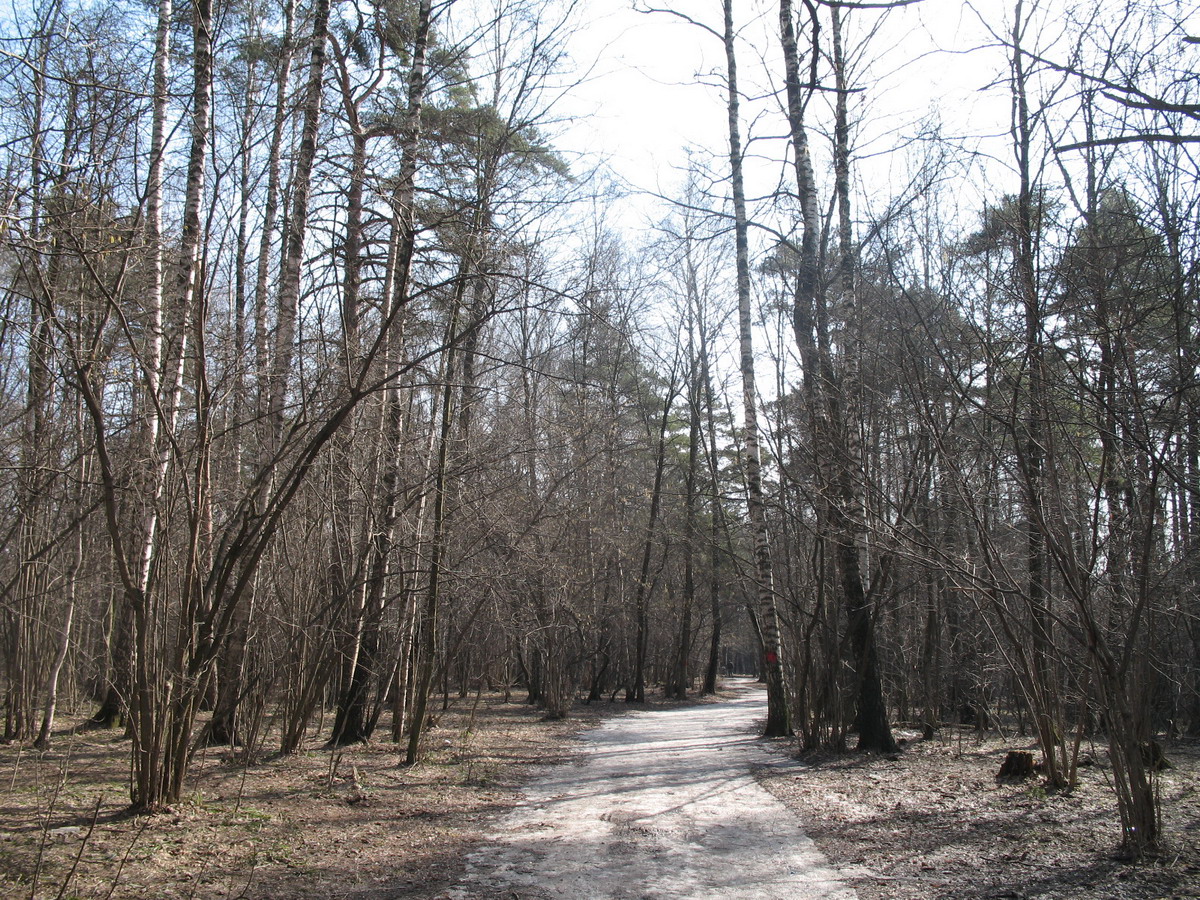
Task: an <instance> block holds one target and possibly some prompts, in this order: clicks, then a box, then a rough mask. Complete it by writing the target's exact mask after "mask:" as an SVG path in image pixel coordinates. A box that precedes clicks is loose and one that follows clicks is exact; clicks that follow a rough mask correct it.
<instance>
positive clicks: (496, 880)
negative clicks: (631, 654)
mask: <svg viewBox="0 0 1200 900" xmlns="http://www.w3.org/2000/svg"><path fill="white" fill-rule="evenodd" d="M728 686H729V687H731V688H733V691H734V697H733V698H732V699H729V700H723V701H720V702H717V703H706V704H698V705H694V706H686V707H679V708H676V709H667V710H650V711H642V712H636V713H633V714H631V715H628V716H621V717H618V718H613V719H609V720H608V721H606V722H605V723H604V724H602V725H601V726H600V727H599V728H597V729H595V730H593V731H591V732H589V733H588V734H586V735H585V736H584V737H583V739H582V740H581V742H580V743H581V746H580V749H579V751H578V755H577V757H576V759H575V761H574V762H572V763H567V764H565V765H561V766H556V767H554V768H553V769H552V770H551V771H550V772H549V773H548V774H546V775H544V776H542V777H541V778H539V779H538V780H536V781H535V782H533V783H532V784H530V785H529V786H528V787H527V788H526V790H525V800H524V801H523V802H522V803H521V805H520V806H518V807H517V809H515V810H514V811H513V812H511V813H510V814H508V815H507V816H506V817H505V818H504V819H502V820H500V821H499V822H498V823H497V825H496V826H495V828H494V829H493V831H492V832H491V833H490V834H489V835H488V836H487V840H486V842H485V843H484V844H483V845H482V846H481V847H480V848H479V849H478V850H476V851H474V852H473V853H472V854H471V856H470V857H469V859H468V861H467V871H466V874H465V875H464V877H463V879H462V881H461V882H460V883H459V885H458V886H457V887H455V888H454V889H452V890H451V891H450V893H449V896H450V898H452V900H499V898H506V900H512V898H518V900H610V898H611V900H618V898H620V900H651V898H653V900H665V898H688V900H708V898H711V900H717V898H720V900H751V898H753V900H768V898H770V900H856V895H855V893H854V891H853V890H852V889H851V888H849V887H848V886H846V885H845V884H843V883H841V882H840V881H838V879H837V873H836V872H835V871H834V870H832V869H831V868H829V866H828V863H827V862H826V860H825V858H824V856H822V854H821V853H820V851H818V850H817V848H816V847H815V846H814V845H813V842H812V841H811V840H810V839H809V838H807V837H806V836H805V835H804V832H803V831H802V830H801V828H800V824H799V822H798V821H797V820H796V818H795V816H793V815H792V814H791V813H790V812H788V810H787V808H786V807H785V806H784V805H783V804H782V803H780V802H779V801H778V800H776V799H775V798H774V797H773V796H771V794H769V793H768V792H767V791H765V790H764V789H763V788H761V787H760V786H759V785H758V783H757V782H756V781H755V780H754V777H753V775H752V774H751V772H752V767H754V766H756V765H763V764H768V765H769V764H771V763H772V762H773V761H777V760H778V758H777V757H772V756H771V755H770V754H769V753H768V751H767V750H766V749H764V748H763V747H762V746H761V745H760V744H759V742H758V731H757V727H758V726H759V725H760V724H761V720H762V719H763V718H764V717H765V715H766V691H765V690H764V689H762V688H761V687H759V686H757V685H754V684H752V683H751V682H749V681H747V680H736V681H731V682H730V683H729V684H728Z"/></svg>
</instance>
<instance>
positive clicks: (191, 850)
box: [0, 695, 1200, 900]
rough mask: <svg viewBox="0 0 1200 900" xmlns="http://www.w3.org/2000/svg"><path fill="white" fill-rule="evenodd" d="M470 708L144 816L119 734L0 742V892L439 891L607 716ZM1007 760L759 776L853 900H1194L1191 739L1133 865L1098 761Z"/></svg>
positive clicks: (995, 756)
mask: <svg viewBox="0 0 1200 900" xmlns="http://www.w3.org/2000/svg"><path fill="white" fill-rule="evenodd" d="M473 699H474V698H467V699H466V700H461V701H458V703H456V704H455V705H454V706H453V707H452V708H451V709H450V711H449V712H447V713H445V714H444V715H443V716H442V717H441V720H440V723H439V727H438V728H436V729H435V730H433V731H431V732H430V733H429V737H430V741H429V746H430V749H431V753H430V754H429V757H428V760H427V762H426V763H424V764H423V765H421V766H420V767H418V768H416V769H403V768H400V767H399V766H398V760H399V753H398V751H397V748H396V747H395V746H394V745H392V744H389V743H384V742H380V743H374V744H371V745H368V746H362V747H353V748H345V749H343V750H341V751H332V752H331V751H328V750H325V749H323V748H322V747H321V745H320V743H319V742H313V743H311V744H310V745H308V746H307V747H306V749H305V751H304V752H302V753H299V754H297V755H295V756H292V757H288V758H283V759H264V760H261V761H258V762H256V763H255V764H254V765H252V766H250V767H249V768H246V769H243V768H242V767H241V766H240V765H237V764H235V763H234V761H233V760H232V759H231V757H230V754H229V751H228V750H227V749H213V750H208V751H205V752H204V753H203V755H202V756H200V757H199V758H198V759H197V762H196V765H195V766H194V773H193V775H192V777H191V778H190V780H189V783H188V788H187V796H186V799H185V801H184V802H182V803H180V804H179V805H178V807H177V808H176V809H175V810H174V812H172V813H170V814H164V815H159V816H154V817H149V818H136V819H130V818H123V817H121V816H120V812H121V809H122V807H123V806H124V805H125V802H126V800H127V793H126V791H127V788H126V777H127V774H128V773H127V766H128V752H129V745H128V742H127V741H125V740H124V739H123V738H122V737H121V736H120V735H119V734H118V733H115V732H113V733H104V732H101V733H95V732H93V733H87V734H77V735H72V734H68V733H65V732H64V733H62V734H59V735H57V736H56V739H55V741H54V743H53V746H52V748H51V749H50V750H49V751H47V752H46V753H44V754H37V753H35V752H33V751H31V750H30V749H29V748H28V747H24V748H22V747H18V746H0V897H4V898H10V897H11V898H34V900H37V898H89V900H92V898H97V900H99V898H108V897H112V898H159V897H162V898H197V900H215V898H233V897H239V898H247V900H262V898H280V900H282V898H298V900H310V898H311V900H315V898H359V900H387V898H395V900H400V898H409V900H434V898H437V897H440V896H444V895H445V893H446V892H447V891H448V889H449V888H450V887H451V886H452V885H453V884H454V883H455V882H456V881H457V880H458V879H459V877H460V876H461V874H462V871H463V867H464V861H465V857H466V851H467V850H468V849H469V848H470V847H472V846H473V845H475V844H476V843H477V842H478V841H479V840H480V839H481V836H482V835H483V834H484V833H485V832H486V831H487V830H488V829H489V828H490V827H491V826H492V825H493V824H494V823H495V822H496V819H497V817H498V816H499V815H500V814H502V813H505V812H507V811H508V810H509V809H511V808H512V807H513V806H514V805H515V804H516V803H517V801H518V800H519V798H520V792H519V786H520V784H521V783H522V781H524V780H525V779H526V778H528V777H529V776H530V775H531V774H533V773H534V772H535V771H536V769H537V767H539V766H541V765H543V764H546V763H555V762H561V761H564V760H565V759H567V758H568V757H569V755H570V754H571V752H572V749H573V740H572V736H573V735H575V734H577V733H578V731H579V729H581V728H584V727H587V726H588V725H589V724H592V723H594V722H595V721H596V720H597V719H598V718H599V717H600V716H602V715H608V714H614V713H621V712H624V711H625V705H624V704H621V703H617V704H612V705H611V706H610V705H609V704H608V703H602V704H598V705H596V706H593V707H590V708H589V707H585V706H577V707H576V710H575V713H574V714H573V717H572V719H571V720H570V721H567V722H544V721H541V719H540V716H539V714H538V712H537V711H535V710H533V709H530V708H529V707H527V706H524V705H522V704H519V703H515V702H514V703H509V704H505V703H502V702H501V699H500V698H499V697H489V696H486V695H485V696H484V697H483V698H482V700H481V702H480V703H479V704H478V706H477V707H476V708H475V711H474V716H473V718H472V706H473ZM654 705H663V704H656V703H652V704H651V706H654ZM66 724H69V723H67V722H64V725H66ZM382 729H383V730H382V731H381V733H382V734H386V733H387V732H386V723H385V724H384V725H383V726H382ZM1014 746H1018V745H1016V744H1011V743H1002V742H1000V741H998V740H992V739H989V740H987V741H984V742H977V741H976V740H975V739H974V736H973V735H969V734H964V735H962V736H954V737H953V738H943V739H942V740H934V741H928V742H923V741H916V740H913V741H911V742H910V743H909V745H908V747H907V748H906V750H905V751H904V753H902V754H901V755H900V756H899V757H898V758H897V759H895V760H890V759H884V758H880V757H861V756H854V755H851V756H845V757H830V756H820V755H816V756H814V755H809V756H805V757H803V758H801V759H796V758H795V754H794V744H793V745H791V746H789V745H788V744H786V743H784V742H776V743H775V744H774V749H775V750H776V756H775V763H774V764H772V765H769V766H764V767H763V768H762V769H761V771H760V772H759V776H760V778H761V780H762V782H763V783H764V784H765V785H766V786H767V787H768V788H769V789H770V790H771V791H772V792H773V793H775V794H776V796H778V797H780V798H781V799H783V800H784V801H785V802H786V803H787V804H788V805H789V806H791V807H792V808H793V809H794V810H796V812H797V814H798V815H799V816H800V818H801V820H802V821H803V824H804V827H805V830H806V831H807V832H808V833H809V834H810V835H811V836H812V837H813V838H814V839H815V840H816V841H817V843H818V845H819V846H820V848H821V849H822V850H823V851H824V852H825V854H826V855H827V857H828V858H829V859H830V861H831V863H832V864H833V865H834V866H836V867H839V868H841V869H842V874H843V876H844V877H847V878H848V879H850V880H851V882H852V883H853V885H854V887H855V888H856V889H857V890H858V893H859V896H860V897H861V898H863V900H901V898H904V900H908V898H912V900H927V898H950V897H955V898H959V897H961V898H973V900H982V898H1018V897H1020V898H1034V897H1037V898H1064V900H1065V898H1072V900H1076V898H1078V900H1100V898H1130V900H1134V898H1136V900H1149V898H1164V900H1165V898H1171V897H1188V898H1200V780H1198V775H1200V745H1197V744H1175V745H1169V746H1168V755H1169V756H1170V757H1171V758H1172V759H1173V761H1174V762H1175V764H1176V768H1174V769H1172V770H1170V771H1168V772H1166V773H1164V775H1163V777H1162V779H1161V782H1160V788H1161V792H1162V796H1163V798H1164V809H1165V813H1166V819H1167V828H1168V832H1169V835H1170V840H1171V853H1170V854H1168V855H1167V856H1166V857H1164V858H1163V859H1162V860H1161V861H1159V862H1158V863H1155V864H1153V865H1149V866H1131V865H1129V864H1127V863H1125V862H1123V861H1121V860H1120V859H1119V858H1117V857H1116V855H1115V853H1114V850H1115V846H1116V840H1117V831H1118V829H1117V824H1116V817H1115V809H1114V805H1113V800H1112V793H1111V791H1110V789H1109V788H1108V787H1107V785H1106V783H1105V782H1106V777H1107V771H1106V769H1105V768H1104V765H1103V762H1104V754H1103V750H1102V749H1101V748H1096V749H1094V750H1093V751H1092V752H1093V754H1094V756H1095V758H1096V759H1097V760H1098V761H1099V765H1097V766H1095V767H1092V768H1089V769H1086V770H1083V783H1082V785H1081V786H1080V788H1079V789H1078V790H1077V791H1076V792H1074V793H1073V794H1071V795H1068V796H1046V795H1045V794H1044V792H1042V791H1041V790H1040V789H1039V788H1038V786H1037V785H1036V783H1026V784H1020V785H1008V784H999V783H997V782H996V780H995V777H994V776H995V773H996V771H997V770H998V768H999V765H1000V760H1001V758H1002V756H1003V751H1004V750H1005V749H1008V748H1010V747H1014ZM93 823H94V824H93ZM563 900H574V898H563Z"/></svg>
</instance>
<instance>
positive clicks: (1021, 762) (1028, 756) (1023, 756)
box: [996, 750, 1033, 781]
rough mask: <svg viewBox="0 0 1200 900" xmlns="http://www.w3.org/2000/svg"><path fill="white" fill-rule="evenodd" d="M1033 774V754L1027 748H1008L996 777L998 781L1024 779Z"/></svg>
mask: <svg viewBox="0 0 1200 900" xmlns="http://www.w3.org/2000/svg"><path fill="white" fill-rule="evenodd" d="M1032 776H1033V754H1032V753H1030V752H1029V751H1028V750H1009V751H1008V754H1007V755H1006V756H1005V757H1004V764H1003V765H1001V766H1000V772H999V773H998V774H997V775H996V778H997V779H998V780H1000V781H1024V780H1025V779H1026V778H1031V777H1032Z"/></svg>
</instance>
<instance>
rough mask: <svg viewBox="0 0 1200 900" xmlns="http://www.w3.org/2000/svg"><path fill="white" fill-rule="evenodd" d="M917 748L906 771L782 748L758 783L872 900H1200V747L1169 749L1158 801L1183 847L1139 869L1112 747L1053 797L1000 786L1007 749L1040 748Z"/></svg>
mask: <svg viewBox="0 0 1200 900" xmlns="http://www.w3.org/2000/svg"><path fill="white" fill-rule="evenodd" d="M904 736H905V737H907V738H908V739H909V740H908V743H907V746H906V747H905V749H904V751H903V752H902V753H900V754H898V755H897V756H896V757H895V758H885V757H880V756H861V755H847V756H831V755H826V754H819V753H812V754H805V755H802V756H801V757H800V758H799V759H796V758H795V756H794V751H793V750H792V749H791V748H788V747H786V746H779V745H778V744H777V750H778V751H779V753H780V757H779V758H780V762H781V764H778V765H775V766H772V767H770V768H764V769H762V770H760V772H759V778H760V781H761V782H762V783H763V784H764V786H766V787H767V789H768V790H770V791H771V792H772V793H774V794H775V795H776V796H777V797H779V798H780V799H782V800H783V801H784V802H785V803H786V804H787V805H788V806H789V807H790V808H791V809H793V810H794V811H795V812H796V813H797V814H798V815H799V816H800V817H801V819H802V820H803V822H804V828H805V831H807V832H808V834H809V835H810V836H811V837H812V838H813V840H815V841H816V843H817V846H819V847H820V848H821V849H822V850H823V851H824V852H825V854H826V856H828V857H829V860H830V862H831V863H832V864H833V865H834V866H836V867H838V868H840V869H841V871H842V875H843V877H845V878H847V879H849V880H850V882H851V883H852V884H853V885H854V887H855V888H856V890H857V891H858V895H859V897H860V898H862V900H932V898H947V900H949V898H963V900H983V898H995V900H1000V898H1008V900H1017V898H1021V900H1027V898H1045V900H1049V898H1055V900H1058V898H1061V900H1068V898H1069V900H1101V898H1105V900H1109V898H1112V900H1116V898H1128V900H1135V898H1136V900H1151V898H1153V900H1167V898H1176V897H1179V898H1183V897H1188V898H1192V897H1200V780H1198V777H1197V776H1198V775H1200V743H1196V742H1190V743H1184V742H1176V743H1173V744H1168V745H1167V747H1166V750H1167V755H1168V758H1170V759H1171V760H1172V762H1173V763H1174V768H1172V769H1170V770H1168V771H1165V772H1163V773H1162V774H1161V776H1160V777H1159V791H1160V796H1161V797H1162V801H1163V814H1164V820H1165V826H1166V829H1167V832H1168V838H1169V842H1170V847H1169V850H1168V852H1167V854H1166V855H1164V856H1163V858H1162V859H1160V860H1158V861H1156V862H1154V863H1151V864H1148V865H1136V866H1135V865H1132V864H1130V863H1129V862H1127V861H1125V860H1123V859H1122V858H1121V857H1120V855H1119V854H1118V853H1117V852H1116V851H1117V849H1118V848H1117V845H1118V843H1119V840H1120V826H1119V824H1118V820H1117V813H1116V803H1115V800H1114V796H1113V792H1112V789H1111V788H1110V787H1109V784H1108V779H1109V777H1110V772H1109V771H1108V768H1107V766H1106V765H1105V761H1106V758H1105V753H1104V750H1103V748H1102V747H1092V748H1090V751H1089V752H1090V755H1091V756H1092V758H1093V759H1095V760H1096V764H1095V765H1093V766H1089V767H1086V768H1081V769H1080V770H1079V771H1080V784H1079V786H1078V788H1077V789H1076V790H1074V791H1073V792H1071V793H1069V794H1062V795H1049V796H1048V795H1047V794H1046V792H1045V790H1044V789H1043V788H1042V787H1041V786H1040V785H1039V784H1038V782H1037V781H1036V780H1034V781H1027V782H1024V783H1018V784H1005V783H1001V782H998V781H997V780H996V777H995V776H996V773H997V772H998V771H999V769H1000V764H1001V762H1002V761H1003V759H1004V753H1005V751H1006V750H1008V749H1033V745H1031V744H1023V743H1020V742H1019V739H1018V740H1017V741H1009V742H1005V741H1002V740H1000V739H999V738H998V737H995V736H990V737H987V738H981V737H980V736H977V735H976V734H975V733H974V732H961V733H956V732H952V731H949V730H947V731H946V732H944V733H943V735H942V736H941V738H940V739H934V740H931V741H921V740H917V739H916V734H915V733H912V734H906V735H904ZM1035 755H1036V754H1035Z"/></svg>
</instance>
